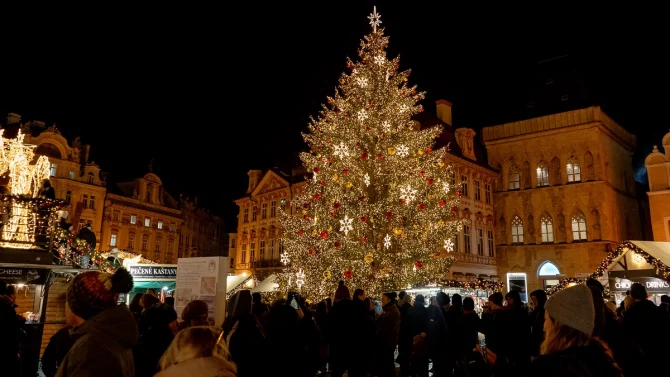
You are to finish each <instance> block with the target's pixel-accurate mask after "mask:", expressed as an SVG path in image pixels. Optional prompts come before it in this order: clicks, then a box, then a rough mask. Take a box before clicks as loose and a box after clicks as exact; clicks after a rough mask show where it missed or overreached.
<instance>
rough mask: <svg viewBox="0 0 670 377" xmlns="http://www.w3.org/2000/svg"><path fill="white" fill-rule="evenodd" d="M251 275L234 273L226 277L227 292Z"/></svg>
mask: <svg viewBox="0 0 670 377" xmlns="http://www.w3.org/2000/svg"><path fill="white" fill-rule="evenodd" d="M251 278H252V276H251V275H232V276H228V277H227V278H226V294H228V293H230V292H231V291H232V290H233V289H235V288H237V287H239V286H240V285H242V284H244V283H246V282H247V280H249V279H251Z"/></svg>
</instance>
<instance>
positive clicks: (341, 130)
mask: <svg viewBox="0 0 670 377" xmlns="http://www.w3.org/2000/svg"><path fill="white" fill-rule="evenodd" d="M369 18H370V21H371V22H370V23H371V25H372V26H373V30H372V33H371V34H369V35H367V36H366V37H365V40H364V41H362V42H361V48H360V50H359V56H360V61H359V62H353V61H351V60H349V61H348V64H347V66H348V68H349V69H350V70H351V71H350V73H344V74H342V76H341V78H340V80H339V87H338V88H337V90H336V92H335V95H334V97H332V98H330V97H329V98H328V101H327V102H328V105H327V106H324V109H323V110H322V111H321V112H320V115H319V117H318V119H316V120H315V119H312V121H311V122H310V124H309V133H305V134H303V137H304V139H305V141H306V142H307V144H308V145H309V147H310V152H309V153H302V154H301V155H300V158H301V160H302V162H303V165H304V166H305V167H306V169H307V171H308V172H309V173H310V177H309V178H308V179H307V182H306V186H305V189H304V192H303V193H302V194H300V195H298V196H297V197H296V198H295V199H294V201H293V203H291V209H290V210H288V209H287V212H286V213H283V214H282V217H281V218H280V221H281V225H282V227H283V236H282V242H283V245H284V249H285V251H286V253H285V254H284V255H283V256H282V262H284V264H285V265H286V266H287V269H286V272H285V273H283V274H281V276H279V278H278V283H279V285H280V287H282V288H284V289H291V290H295V289H297V290H300V291H301V292H302V294H303V295H304V296H306V297H308V298H311V299H313V300H314V299H320V298H323V297H325V296H327V295H328V294H330V293H332V292H333V291H334V290H335V288H336V287H337V285H338V281H339V280H346V283H347V285H349V286H350V287H353V288H362V289H364V290H365V291H366V292H368V293H369V294H379V293H381V292H382V291H385V290H396V289H405V288H407V287H410V286H414V285H420V284H429V283H436V282H437V280H438V279H439V278H440V277H443V276H444V274H445V273H446V272H448V269H449V268H450V266H451V265H452V263H453V262H454V259H453V258H452V257H449V256H448V255H447V253H449V252H450V251H452V249H453V242H451V240H452V238H453V237H454V235H455V234H456V232H457V230H458V227H460V223H459V221H458V220H457V219H456V217H455V213H454V212H455V211H454V210H453V209H455V208H456V207H457V206H458V197H457V195H455V190H456V189H457V188H456V187H453V186H452V185H451V182H452V177H453V172H452V167H451V166H450V165H447V164H445V163H444V159H445V154H446V153H447V150H446V149H445V148H440V149H433V148H432V146H433V144H434V141H435V139H436V138H437V137H438V136H439V135H440V134H441V132H442V128H441V127H440V126H436V127H432V128H428V129H424V130H418V127H415V126H416V124H415V122H414V121H412V119H411V117H412V115H413V114H416V113H419V112H421V111H423V109H422V107H421V105H417V102H419V101H420V100H421V99H423V98H424V93H418V92H417V91H416V88H415V87H408V86H407V78H408V76H409V71H405V72H398V66H399V58H397V57H396V58H394V59H392V60H389V59H387V57H386V52H385V51H386V48H387V46H388V37H385V36H384V30H383V29H382V28H380V27H379V25H380V24H381V21H380V16H379V15H378V14H377V13H376V10H375V12H374V13H373V14H372V15H371V16H370V17H369ZM289 212H292V214H291V213H289Z"/></svg>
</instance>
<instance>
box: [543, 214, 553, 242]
mask: <svg viewBox="0 0 670 377" xmlns="http://www.w3.org/2000/svg"><path fill="white" fill-rule="evenodd" d="M540 232H541V233H542V243H550V242H554V222H553V221H552V220H551V217H550V216H549V215H548V214H546V213H545V214H544V215H542V218H540Z"/></svg>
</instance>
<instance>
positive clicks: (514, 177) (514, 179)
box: [507, 165, 521, 190]
mask: <svg viewBox="0 0 670 377" xmlns="http://www.w3.org/2000/svg"><path fill="white" fill-rule="evenodd" d="M507 182H508V185H507V189H508V190H518V189H519V187H521V175H520V174H519V169H517V167H516V165H512V166H510V167H509V174H508V176H507Z"/></svg>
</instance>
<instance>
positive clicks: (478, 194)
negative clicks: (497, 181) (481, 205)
mask: <svg viewBox="0 0 670 377" xmlns="http://www.w3.org/2000/svg"><path fill="white" fill-rule="evenodd" d="M475 200H482V188H481V182H480V181H479V180H477V179H475Z"/></svg>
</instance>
